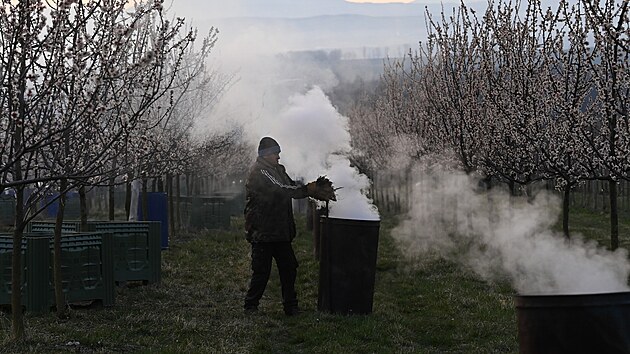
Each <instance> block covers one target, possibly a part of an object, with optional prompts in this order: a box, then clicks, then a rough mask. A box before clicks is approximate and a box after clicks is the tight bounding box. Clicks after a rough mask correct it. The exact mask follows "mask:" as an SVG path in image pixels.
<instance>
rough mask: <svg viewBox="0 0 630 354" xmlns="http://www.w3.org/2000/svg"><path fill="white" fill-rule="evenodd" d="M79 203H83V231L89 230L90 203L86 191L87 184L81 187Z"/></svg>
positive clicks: (81, 208)
mask: <svg viewBox="0 0 630 354" xmlns="http://www.w3.org/2000/svg"><path fill="white" fill-rule="evenodd" d="M79 203H80V205H81V207H80V210H81V214H80V215H81V217H80V219H81V231H82V232H87V231H88V221H87V220H88V205H87V193H86V192H85V186H83V185H82V186H81V187H79Z"/></svg>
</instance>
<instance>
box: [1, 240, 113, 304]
mask: <svg viewBox="0 0 630 354" xmlns="http://www.w3.org/2000/svg"><path fill="white" fill-rule="evenodd" d="M53 246H54V244H53V236H52V233H44V232H42V233H27V234H25V237H24V238H23V239H22V244H21V253H22V264H21V269H22V284H21V285H20V287H21V289H22V304H23V306H24V307H25V308H26V310H28V311H32V312H45V311H48V310H49V308H50V307H51V306H53V305H54V303H55V297H54V283H53V252H54V251H53ZM12 255H13V238H12V236H11V235H8V234H2V235H0V266H1V267H2V269H1V272H0V304H2V305H7V304H10V303H11V272H12V265H11V258H12ZM61 272H62V279H63V281H62V287H63V292H64V296H65V300H66V302H68V303H77V302H86V301H91V302H94V301H99V302H101V303H102V304H103V305H104V306H112V305H113V304H114V301H115V289H114V269H113V253H112V235H111V234H110V233H104V232H90V233H73V234H64V236H63V237H62V239H61Z"/></svg>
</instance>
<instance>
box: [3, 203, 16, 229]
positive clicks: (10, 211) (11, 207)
mask: <svg viewBox="0 0 630 354" xmlns="http://www.w3.org/2000/svg"><path fill="white" fill-rule="evenodd" d="M14 223H15V198H13V197H0V225H13V224H14Z"/></svg>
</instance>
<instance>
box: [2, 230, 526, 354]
mask: <svg viewBox="0 0 630 354" xmlns="http://www.w3.org/2000/svg"><path fill="white" fill-rule="evenodd" d="M233 221H234V222H235V223H236V224H238V223H240V222H241V220H240V219H234V220H233ZM303 224H304V220H301V219H299V220H298V225H300V226H299V234H298V237H297V238H296V240H295V241H294V248H295V250H296V255H297V257H298V261H299V262H300V267H299V269H298V280H297V290H298V296H299V299H300V306H301V308H302V309H303V310H304V313H303V314H302V315H300V316H298V317H291V318H289V317H285V316H284V314H283V312H282V305H281V300H280V289H279V288H280V285H279V279H278V276H277V272H276V269H275V266H274V270H273V273H272V278H271V280H270V283H269V284H268V287H267V291H266V293H265V296H264V297H263V300H262V302H261V306H260V311H259V312H258V313H257V314H253V315H247V314H245V313H243V310H242V304H243V297H244V293H245V291H246V285H247V281H248V278H249V245H248V243H247V242H246V241H245V240H244V237H243V234H242V231H240V227H239V225H236V226H235V227H234V228H233V230H231V231H229V232H228V231H224V232H216V231H215V232H206V233H198V234H189V235H185V237H182V238H179V239H175V240H171V248H170V249H169V250H168V251H164V252H163V253H162V254H163V260H162V272H163V278H162V279H163V280H162V282H161V283H160V284H157V285H150V286H128V287H122V288H118V290H117V291H118V292H117V298H116V305H115V306H114V307H112V308H106V309H73V310H71V311H70V317H69V319H64V320H60V319H57V318H56V317H55V316H54V314H46V315H40V316H34V315H31V314H27V315H26V326H27V339H26V341H25V342H23V343H19V344H13V343H8V342H7V343H6V344H5V345H4V346H3V347H0V351H7V352H37V353H42V352H210V353H493V352H497V353H514V352H517V351H518V343H517V330H516V314H515V309H514V306H513V299H512V295H513V293H514V292H513V290H512V289H511V288H510V287H509V286H508V285H506V284H488V283H485V282H482V281H480V280H478V278H477V277H475V276H474V275H472V274H471V273H469V272H466V271H464V270H462V269H461V268H460V267H458V266H456V265H455V264H452V263H449V262H447V261H444V260H440V259H437V258H431V257H428V258H426V259H424V260H423V261H422V262H420V263H418V262H414V264H410V263H408V262H407V261H405V260H404V259H403V257H402V256H401V254H400V252H399V251H398V250H397V248H396V246H395V244H394V241H393V239H392V238H391V236H390V229H391V228H392V227H393V224H394V219H393V218H385V219H384V220H383V221H382V223H381V232H380V240H379V252H378V261H377V273H376V284H375V294H374V309H373V313H372V314H370V315H358V316H341V315H331V314H326V313H320V312H318V311H317V291H318V284H317V283H318V269H319V268H318V263H317V261H316V260H315V258H314V257H313V252H312V244H313V243H312V236H311V234H310V232H309V231H306V230H305V228H304V226H303ZM9 323H10V320H9V315H7V314H0V326H1V327H0V340H1V341H6V340H7V338H8V336H9V333H10V328H9ZM77 343H78V344H77Z"/></svg>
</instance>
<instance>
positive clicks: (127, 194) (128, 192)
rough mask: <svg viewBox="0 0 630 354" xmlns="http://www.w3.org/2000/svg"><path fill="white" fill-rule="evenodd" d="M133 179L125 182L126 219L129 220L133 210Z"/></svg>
mask: <svg viewBox="0 0 630 354" xmlns="http://www.w3.org/2000/svg"><path fill="white" fill-rule="evenodd" d="M130 209H131V180H128V181H127V183H125V220H129V214H130V212H131V210H130Z"/></svg>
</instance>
